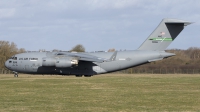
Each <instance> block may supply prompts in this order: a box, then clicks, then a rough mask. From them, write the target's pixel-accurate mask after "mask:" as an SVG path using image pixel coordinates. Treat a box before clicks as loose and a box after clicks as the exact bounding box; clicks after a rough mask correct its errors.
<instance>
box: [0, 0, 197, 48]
mask: <svg viewBox="0 0 200 112" xmlns="http://www.w3.org/2000/svg"><path fill="white" fill-rule="evenodd" d="M163 18H177V19H183V20H187V21H192V22H195V23H194V24H191V25H189V26H187V27H186V28H185V29H184V30H183V31H182V32H181V34H180V35H179V36H178V38H176V39H175V40H174V41H173V43H172V44H171V45H170V46H169V47H168V49H170V48H177V49H187V48H189V47H200V36H199V34H200V1H199V0H0V40H4V41H10V42H15V43H16V44H17V46H18V48H25V49H26V50H34V51H37V50H39V49H46V50H53V49H59V50H70V49H71V48H72V47H74V46H75V45H77V44H82V45H83V46H84V47H85V48H86V51H97V50H108V49H110V48H115V49H117V50H120V49H121V50H124V49H126V50H134V49H137V48H138V47H139V46H140V45H141V44H142V42H143V41H145V39H146V38H147V37H148V36H149V35H150V33H151V32H152V31H153V30H154V29H155V28H156V27H157V25H158V24H159V23H160V21H161V20H162V19H163Z"/></svg>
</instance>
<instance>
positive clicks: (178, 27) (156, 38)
mask: <svg viewBox="0 0 200 112" xmlns="http://www.w3.org/2000/svg"><path fill="white" fill-rule="evenodd" d="M189 24H191V22H188V21H184V20H178V19H163V20H162V21H161V22H160V24H159V25H158V26H157V28H156V29H155V30H154V31H153V33H151V35H150V36H149V37H148V38H147V39H146V40H145V41H144V43H143V44H142V45H141V46H140V47H139V48H138V50H155V51H163V50H165V49H166V48H167V47H168V46H169V44H170V43H171V42H172V41H173V40H174V39H175V38H176V37H177V36H178V35H179V33H180V32H181V31H182V30H183V29H184V27H185V26H187V25H189Z"/></svg>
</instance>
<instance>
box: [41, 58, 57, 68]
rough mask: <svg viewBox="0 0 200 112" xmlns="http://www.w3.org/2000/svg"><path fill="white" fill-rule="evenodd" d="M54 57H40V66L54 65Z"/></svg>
mask: <svg viewBox="0 0 200 112" xmlns="http://www.w3.org/2000/svg"><path fill="white" fill-rule="evenodd" d="M55 63H56V59H55V58H52V57H45V58H42V66H55Z"/></svg>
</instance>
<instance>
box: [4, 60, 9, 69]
mask: <svg viewBox="0 0 200 112" xmlns="http://www.w3.org/2000/svg"><path fill="white" fill-rule="evenodd" d="M5 67H6V68H8V60H7V61H6V62H5Z"/></svg>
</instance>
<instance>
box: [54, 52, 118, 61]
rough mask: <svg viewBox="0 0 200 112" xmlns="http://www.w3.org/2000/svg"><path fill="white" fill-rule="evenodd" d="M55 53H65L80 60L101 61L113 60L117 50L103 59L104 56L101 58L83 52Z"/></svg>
mask: <svg viewBox="0 0 200 112" xmlns="http://www.w3.org/2000/svg"><path fill="white" fill-rule="evenodd" d="M57 55H65V56H68V57H73V58H75V59H77V60H80V61H90V62H98V63H102V62H108V61H114V60H115V58H116V55H117V52H114V53H113V55H112V56H111V57H110V59H105V58H101V57H97V56H93V55H89V54H84V53H58V54H57Z"/></svg>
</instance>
